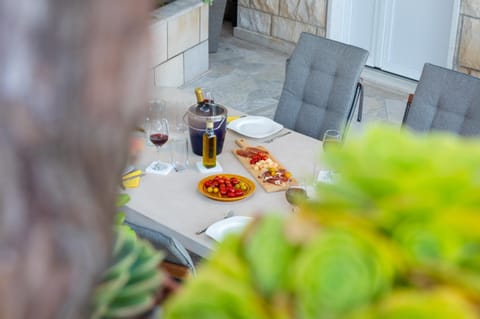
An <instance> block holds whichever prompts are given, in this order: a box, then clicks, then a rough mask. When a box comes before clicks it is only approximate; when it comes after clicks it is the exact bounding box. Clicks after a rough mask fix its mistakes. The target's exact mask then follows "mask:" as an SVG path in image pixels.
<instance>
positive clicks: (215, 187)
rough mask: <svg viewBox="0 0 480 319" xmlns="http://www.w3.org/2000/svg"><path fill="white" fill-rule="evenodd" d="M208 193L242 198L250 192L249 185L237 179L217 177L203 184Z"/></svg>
mask: <svg viewBox="0 0 480 319" xmlns="http://www.w3.org/2000/svg"><path fill="white" fill-rule="evenodd" d="M203 187H204V189H205V191H206V192H207V193H210V194H218V195H220V196H222V197H240V196H244V195H245V192H246V191H247V190H248V185H247V184H246V183H245V182H243V181H240V180H238V178H236V177H227V176H222V175H216V176H214V177H213V178H211V179H208V180H206V181H205V182H204V183H203Z"/></svg>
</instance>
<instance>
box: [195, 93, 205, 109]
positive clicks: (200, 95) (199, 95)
mask: <svg viewBox="0 0 480 319" xmlns="http://www.w3.org/2000/svg"><path fill="white" fill-rule="evenodd" d="M195 96H196V97H197V107H198V108H204V107H205V99H204V98H203V91H202V88H195Z"/></svg>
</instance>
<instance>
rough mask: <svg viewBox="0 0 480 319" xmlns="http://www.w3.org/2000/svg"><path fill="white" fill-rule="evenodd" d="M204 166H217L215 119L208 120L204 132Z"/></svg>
mask: <svg viewBox="0 0 480 319" xmlns="http://www.w3.org/2000/svg"><path fill="white" fill-rule="evenodd" d="M202 153H203V154H202V160H203V166H205V167H206V168H212V167H215V166H217V136H216V135H215V133H214V131H213V121H212V120H207V128H206V130H205V133H203V150H202Z"/></svg>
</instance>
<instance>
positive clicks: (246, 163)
mask: <svg viewBox="0 0 480 319" xmlns="http://www.w3.org/2000/svg"><path fill="white" fill-rule="evenodd" d="M235 143H236V144H237V145H238V146H239V148H237V149H234V150H232V152H233V155H234V156H235V157H236V158H237V159H238V160H239V161H240V163H242V165H243V167H245V169H246V170H247V171H248V172H249V173H250V175H252V176H253V178H254V179H255V180H256V181H257V182H258V184H260V186H262V188H263V189H264V190H265V191H266V192H267V193H272V192H279V191H284V190H287V188H288V183H284V184H282V185H275V184H272V183H267V182H264V181H263V178H262V177H261V176H260V175H261V174H262V172H261V171H257V170H255V169H253V168H252V166H251V165H250V158H248V157H244V156H240V155H238V154H237V150H239V149H245V148H247V147H250V145H248V144H247V142H246V141H245V140H244V139H243V138H240V139H237V140H235ZM253 147H255V148H258V149H260V150H263V151H265V152H268V155H269V157H270V158H271V159H272V161H274V162H276V163H278V165H279V167H278V168H283V169H286V170H287V171H289V170H288V169H287V168H286V167H284V166H283V165H282V164H281V163H280V162H279V161H278V160H277V159H276V158H275V157H274V156H273V155H272V153H271V152H270V151H269V150H268V149H266V148H265V147H263V146H253ZM290 184H291V185H295V184H297V180H296V179H295V178H294V177H293V176H292V177H291V182H290Z"/></svg>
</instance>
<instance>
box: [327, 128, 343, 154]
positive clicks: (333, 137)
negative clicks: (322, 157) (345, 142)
mask: <svg viewBox="0 0 480 319" xmlns="http://www.w3.org/2000/svg"><path fill="white" fill-rule="evenodd" d="M341 145H342V134H340V132H339V131H337V130H326V131H325V133H324V134H323V151H324V152H328V150H329V149H332V148H335V147H336V148H339V147H340V146H341Z"/></svg>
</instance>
